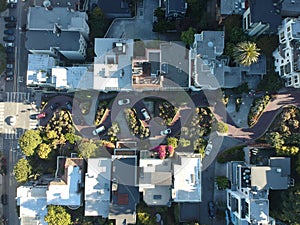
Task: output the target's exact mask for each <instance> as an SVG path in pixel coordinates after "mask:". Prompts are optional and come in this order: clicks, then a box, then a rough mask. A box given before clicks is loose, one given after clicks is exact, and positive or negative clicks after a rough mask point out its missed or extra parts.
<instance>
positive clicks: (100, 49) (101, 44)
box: [93, 38, 133, 91]
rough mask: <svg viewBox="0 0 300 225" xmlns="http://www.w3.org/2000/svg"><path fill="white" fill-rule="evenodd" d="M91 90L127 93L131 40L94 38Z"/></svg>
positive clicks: (130, 76)
mask: <svg viewBox="0 0 300 225" xmlns="http://www.w3.org/2000/svg"><path fill="white" fill-rule="evenodd" d="M94 51H95V54H96V57H95V59H94V79H93V80H94V84H93V89H95V90H100V91H128V90H132V87H131V78H132V71H131V63H132V61H131V60H132V57H133V40H132V39H129V40H125V39H118V38H96V39H95V47H94Z"/></svg>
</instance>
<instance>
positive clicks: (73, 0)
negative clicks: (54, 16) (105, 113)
mask: <svg viewBox="0 0 300 225" xmlns="http://www.w3.org/2000/svg"><path fill="white" fill-rule="evenodd" d="M85 3H86V1H85V0H49V1H47V0H46V1H45V0H35V6H44V5H45V4H46V5H49V4H50V5H51V8H52V9H53V8H56V7H62V8H64V9H66V8H67V7H68V8H70V9H71V10H81V9H84V6H86V5H85Z"/></svg>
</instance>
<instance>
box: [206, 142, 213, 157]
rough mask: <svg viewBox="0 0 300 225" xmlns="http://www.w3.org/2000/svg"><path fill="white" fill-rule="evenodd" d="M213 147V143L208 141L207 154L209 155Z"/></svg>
mask: <svg viewBox="0 0 300 225" xmlns="http://www.w3.org/2000/svg"><path fill="white" fill-rule="evenodd" d="M212 149H213V145H212V144H211V142H208V144H207V145H206V148H205V155H209V154H210V152H211V150H212Z"/></svg>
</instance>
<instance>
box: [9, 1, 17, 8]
mask: <svg viewBox="0 0 300 225" xmlns="http://www.w3.org/2000/svg"><path fill="white" fill-rule="evenodd" d="M16 6H17V4H16V3H12V2H10V3H8V4H7V8H10V9H13V8H16Z"/></svg>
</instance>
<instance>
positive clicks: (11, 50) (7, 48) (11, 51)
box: [5, 47, 15, 53]
mask: <svg viewBox="0 0 300 225" xmlns="http://www.w3.org/2000/svg"><path fill="white" fill-rule="evenodd" d="M14 50H15V49H14V47H6V50H5V51H6V52H7V53H13V52H14Z"/></svg>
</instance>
